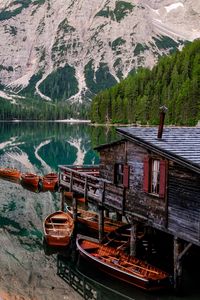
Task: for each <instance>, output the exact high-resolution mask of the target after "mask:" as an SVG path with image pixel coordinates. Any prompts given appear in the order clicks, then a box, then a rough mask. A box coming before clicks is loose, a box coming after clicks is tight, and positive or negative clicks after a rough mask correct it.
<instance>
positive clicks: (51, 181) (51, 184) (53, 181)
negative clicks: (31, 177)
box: [42, 173, 58, 191]
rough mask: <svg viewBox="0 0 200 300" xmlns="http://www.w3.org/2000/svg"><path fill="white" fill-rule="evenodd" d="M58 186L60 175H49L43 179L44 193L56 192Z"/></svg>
mask: <svg viewBox="0 0 200 300" xmlns="http://www.w3.org/2000/svg"><path fill="white" fill-rule="evenodd" d="M57 185H58V174H56V173H49V174H47V175H45V176H44V177H43V178H42V189H43V190H44V191H48V190H49V191H54V190H55V189H56V187H57Z"/></svg>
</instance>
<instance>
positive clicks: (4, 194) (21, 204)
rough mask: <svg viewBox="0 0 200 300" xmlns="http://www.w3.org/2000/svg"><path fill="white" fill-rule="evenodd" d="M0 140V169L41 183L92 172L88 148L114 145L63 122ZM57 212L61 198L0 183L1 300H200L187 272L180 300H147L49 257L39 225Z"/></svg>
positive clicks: (26, 128) (173, 298)
mask: <svg viewBox="0 0 200 300" xmlns="http://www.w3.org/2000/svg"><path fill="white" fill-rule="evenodd" d="M0 133H1V134H0V167H1V168H4V167H9V168H17V169H18V170H20V171H21V172H22V173H26V172H31V173H36V174H38V175H41V176H42V175H44V174H47V173H50V172H58V171H59V168H58V166H59V165H73V164H75V165H83V164H84V165H91V164H98V163H99V155H98V153H97V152H96V151H94V150H93V148H94V147H95V146H98V145H100V144H105V143H109V142H111V141H113V140H116V139H117V138H119V136H117V135H116V133H115V128H113V127H109V128H108V127H104V126H92V125H90V124H85V123H63V122H62V123H59V122H1V123H0ZM60 207H61V199H60V193H59V192H40V191H39V190H37V189H35V190H30V189H27V188H25V187H23V186H22V185H21V184H20V182H13V181H9V180H8V179H5V178H0V245H1V250H0V300H8V299H9V300H54V299H55V300H62V299H63V300H78V299H84V298H85V299H88V300H89V299H91V300H100V299H101V300H111V299H115V300H117V299H119V300H126V299H132V300H133V299H134V300H161V299H165V300H177V299H182V300H197V299H200V284H198V283H200V276H199V271H198V269H195V270H192V268H191V266H190V265H188V269H187V270H184V272H185V273H186V275H185V276H184V278H185V279H184V280H185V283H184V285H185V290H184V293H183V295H181V296H177V295H175V294H174V292H173V291H165V292H157V293H153V294H152V293H151V294H149V293H146V292H143V291H141V290H140V289H138V288H136V287H130V286H128V285H126V284H124V283H121V282H119V281H116V280H114V279H112V278H110V277H108V276H105V275H103V274H102V273H101V272H98V271H97V270H96V269H93V268H92V266H90V265H89V264H88V263H86V262H85V261H83V260H82V259H79V258H78V255H77V253H75V255H72V256H69V255H67V254H66V253H65V250H62V251H61V252H60V251H59V252H58V251H51V250H49V249H47V247H46V246H45V243H44V240H43V220H44V219H45V217H46V216H47V215H49V214H50V213H52V212H54V211H56V210H58V209H60ZM66 252H67V251H66ZM194 265H195V263H194V264H193V266H194Z"/></svg>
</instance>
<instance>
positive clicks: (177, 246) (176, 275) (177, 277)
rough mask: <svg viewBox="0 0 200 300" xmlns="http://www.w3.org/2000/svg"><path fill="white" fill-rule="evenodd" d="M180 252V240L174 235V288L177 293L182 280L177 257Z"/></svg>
mask: <svg viewBox="0 0 200 300" xmlns="http://www.w3.org/2000/svg"><path fill="white" fill-rule="evenodd" d="M180 254H181V241H180V239H178V238H177V237H174V289H175V290H176V292H178V293H179V291H180V289H181V280H182V272H183V270H182V263H181V260H180V259H179V256H180Z"/></svg>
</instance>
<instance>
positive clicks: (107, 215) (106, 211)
mask: <svg viewBox="0 0 200 300" xmlns="http://www.w3.org/2000/svg"><path fill="white" fill-rule="evenodd" d="M104 215H105V217H106V218H109V210H108V209H105V211H104Z"/></svg>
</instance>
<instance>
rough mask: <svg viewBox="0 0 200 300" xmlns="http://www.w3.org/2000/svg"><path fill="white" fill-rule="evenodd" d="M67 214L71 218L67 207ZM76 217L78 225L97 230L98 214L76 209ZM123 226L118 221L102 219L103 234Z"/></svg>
mask: <svg viewBox="0 0 200 300" xmlns="http://www.w3.org/2000/svg"><path fill="white" fill-rule="evenodd" d="M68 213H69V214H70V215H71V216H72V209H70V208H69V207H68ZM77 213H78V217H77V220H78V222H79V223H81V224H83V225H84V226H85V227H86V228H88V229H90V230H92V231H94V232H97V231H98V230H99V223H98V218H99V216H98V214H97V213H95V212H91V211H85V210H83V209H78V211H77ZM123 225H125V223H123V222H120V221H114V220H112V219H110V218H106V217H105V218H104V232H105V233H109V232H112V231H114V230H116V229H117V228H119V227H121V226H123Z"/></svg>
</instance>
